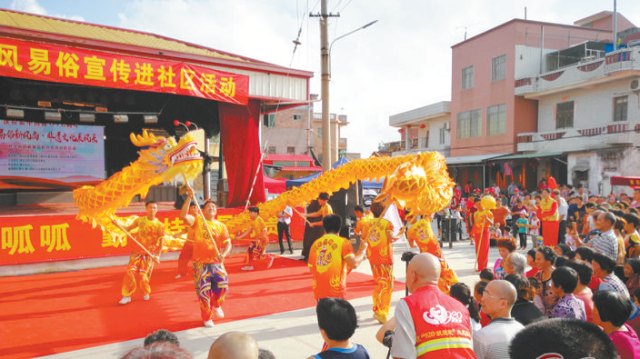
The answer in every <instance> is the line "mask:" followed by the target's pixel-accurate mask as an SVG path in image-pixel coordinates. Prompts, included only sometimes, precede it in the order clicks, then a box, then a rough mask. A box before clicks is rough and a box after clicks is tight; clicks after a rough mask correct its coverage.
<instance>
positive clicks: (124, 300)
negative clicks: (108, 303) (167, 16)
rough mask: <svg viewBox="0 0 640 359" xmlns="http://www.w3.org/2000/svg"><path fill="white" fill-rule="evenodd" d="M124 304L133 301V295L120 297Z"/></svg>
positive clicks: (121, 302)
mask: <svg viewBox="0 0 640 359" xmlns="http://www.w3.org/2000/svg"><path fill="white" fill-rule="evenodd" d="M118 303H120V304H122V305H125V304H127V303H131V297H122V299H120V301H119V302H118Z"/></svg>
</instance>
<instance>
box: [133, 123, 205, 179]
mask: <svg viewBox="0 0 640 359" xmlns="http://www.w3.org/2000/svg"><path fill="white" fill-rule="evenodd" d="M130 137H131V142H132V143H133V144H134V145H136V146H138V147H148V148H145V149H143V150H141V151H140V159H139V160H138V162H139V163H140V164H141V165H142V166H144V167H146V168H147V169H150V167H149V166H151V167H153V173H154V174H155V175H158V176H162V181H163V182H169V181H171V180H172V179H173V178H174V177H176V176H177V175H180V174H184V175H185V176H186V177H187V179H193V178H195V177H196V176H197V175H198V174H199V173H201V172H202V156H200V152H199V151H198V149H197V147H196V146H197V142H196V140H195V138H194V137H193V135H192V134H190V133H187V134H186V135H184V136H182V137H181V138H180V140H179V141H178V142H176V141H175V140H174V139H173V137H168V138H164V137H156V136H154V135H153V134H150V133H148V132H147V131H143V133H142V135H135V134H133V133H132V134H131V136H130Z"/></svg>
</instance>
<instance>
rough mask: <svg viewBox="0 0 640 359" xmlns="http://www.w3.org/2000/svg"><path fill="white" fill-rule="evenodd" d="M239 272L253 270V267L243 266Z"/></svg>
mask: <svg viewBox="0 0 640 359" xmlns="http://www.w3.org/2000/svg"><path fill="white" fill-rule="evenodd" d="M240 269H241V270H253V266H244V267H242V268H240Z"/></svg>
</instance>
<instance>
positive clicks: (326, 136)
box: [309, 0, 340, 171]
mask: <svg viewBox="0 0 640 359" xmlns="http://www.w3.org/2000/svg"><path fill="white" fill-rule="evenodd" d="M320 4H321V5H320V14H319V15H313V14H309V16H311V17H320V58H321V60H322V61H321V72H322V91H321V96H322V170H323V171H329V170H330V169H331V164H332V163H333V162H332V158H331V118H330V115H329V111H330V110H329V81H330V80H331V74H330V72H329V61H330V59H329V55H330V54H329V35H328V32H329V29H328V27H329V26H328V22H329V18H330V17H338V16H340V15H333V14H328V13H327V0H321V2H320Z"/></svg>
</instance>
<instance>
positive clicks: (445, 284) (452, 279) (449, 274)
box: [407, 217, 459, 294]
mask: <svg viewBox="0 0 640 359" xmlns="http://www.w3.org/2000/svg"><path fill="white" fill-rule="evenodd" d="M407 239H408V240H409V244H410V245H411V246H412V247H415V246H416V245H417V246H418V248H420V253H431V254H433V255H434V256H436V257H438V259H439V260H440V279H438V288H440V290H441V291H442V292H443V293H445V294H449V290H450V289H451V285H453V284H454V283H458V282H459V280H458V276H457V275H456V272H454V271H453V269H451V268H449V265H448V264H447V262H446V261H445V260H444V259H443V258H442V249H441V248H440V243H438V240H437V239H436V236H435V235H434V234H433V231H432V230H431V218H429V217H424V218H423V219H421V220H419V221H418V222H417V223H416V224H414V225H413V226H411V228H410V229H409V231H407Z"/></svg>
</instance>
